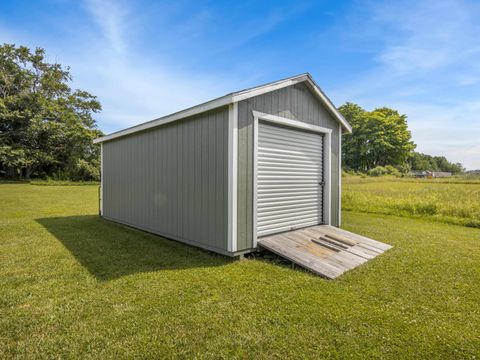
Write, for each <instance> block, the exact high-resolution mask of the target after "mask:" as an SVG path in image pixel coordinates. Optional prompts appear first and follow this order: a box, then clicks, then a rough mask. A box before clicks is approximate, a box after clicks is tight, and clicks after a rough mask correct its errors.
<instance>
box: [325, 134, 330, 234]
mask: <svg viewBox="0 0 480 360" xmlns="http://www.w3.org/2000/svg"><path fill="white" fill-rule="evenodd" d="M325 150H326V151H325ZM324 151H325V165H324V166H325V172H324V178H325V188H324V190H325V193H324V194H323V204H324V206H323V221H324V223H325V224H327V225H331V224H332V132H329V133H326V134H325V144H324Z"/></svg>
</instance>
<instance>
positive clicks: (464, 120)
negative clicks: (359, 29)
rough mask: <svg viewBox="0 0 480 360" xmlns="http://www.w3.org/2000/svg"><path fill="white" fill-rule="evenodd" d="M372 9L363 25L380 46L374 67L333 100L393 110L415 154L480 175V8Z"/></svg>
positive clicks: (449, 3) (441, 4) (448, 0)
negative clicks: (405, 123)
mask: <svg viewBox="0 0 480 360" xmlns="http://www.w3.org/2000/svg"><path fill="white" fill-rule="evenodd" d="M370 5H371V8H369V14H370V18H369V19H367V20H366V21H364V22H365V24H366V25H365V26H369V27H371V28H373V29H375V31H373V32H375V33H376V36H380V38H381V39H382V40H383V41H384V45H383V46H382V47H381V48H380V49H379V51H378V52H377V53H376V54H375V55H374V59H375V60H376V63H377V66H376V67H375V68H374V69H373V70H371V71H369V72H368V73H367V74H363V75H362V76H361V77H357V78H356V79H354V81H352V82H351V83H350V84H347V85H346V86H340V87H339V88H338V89H336V91H335V92H334V94H333V95H334V98H337V99H342V101H343V100H348V101H353V102H357V103H359V104H361V105H362V106H364V107H366V108H368V109H371V108H374V107H379V106H390V107H393V108H396V109H398V110H399V111H400V112H402V113H405V114H407V115H408V118H409V127H410V129H411V130H412V134H413V138H414V141H415V142H416V143H417V144H418V149H417V150H418V151H421V152H425V153H430V154H432V155H445V156H446V157H447V158H448V159H449V160H451V161H455V162H461V163H463V164H464V165H465V166H466V167H467V168H470V169H474V168H480V152H479V151H478V150H479V147H478V144H480V101H479V100H478V99H479V98H480V88H479V85H480V65H479V64H480V45H479V43H478V34H480V23H479V22H478V21H477V19H478V16H480V5H479V4H476V3H471V2H466V1H454V0H440V1H432V0H427V1H406V2H403V1H402V2H386V3H384V4H380V3H379V2H373V3H370ZM362 20H364V19H362ZM377 40H378V39H377Z"/></svg>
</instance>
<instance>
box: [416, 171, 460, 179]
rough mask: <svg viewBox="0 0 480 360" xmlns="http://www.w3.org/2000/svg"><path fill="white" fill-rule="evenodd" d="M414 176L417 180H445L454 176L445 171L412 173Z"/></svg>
mask: <svg viewBox="0 0 480 360" xmlns="http://www.w3.org/2000/svg"><path fill="white" fill-rule="evenodd" d="M412 176H413V177H416V178H445V177H450V176H452V173H451V172H444V171H412Z"/></svg>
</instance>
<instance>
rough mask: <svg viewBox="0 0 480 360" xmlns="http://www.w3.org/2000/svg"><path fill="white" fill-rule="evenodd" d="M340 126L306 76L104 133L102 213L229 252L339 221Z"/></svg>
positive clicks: (346, 126)
mask: <svg viewBox="0 0 480 360" xmlns="http://www.w3.org/2000/svg"><path fill="white" fill-rule="evenodd" d="M343 132H347V133H349V132H351V126H350V125H349V124H348V122H347V121H346V120H345V119H344V118H343V117H342V115H341V114H340V113H339V111H338V110H337V109H336V108H335V106H334V105H333V104H332V102H331V101H330V100H329V99H328V97H327V96H326V95H325V94H324V93H323V92H322V90H321V89H320V88H319V87H318V85H317V84H316V83H315V81H314V80H313V79H312V77H311V76H310V74H308V73H306V74H302V75H298V76H294V77H290V78H287V79H283V80H279V81H276V82H272V83H269V84H265V85H261V86H257V87H254V88H250V89H247V90H242V91H238V92H234V93H231V94H228V95H225V96H222V97H220V98H217V99H215V100H212V101H208V102H205V103H203V104H200V105H197V106H194V107H191V108H188V109H186V110H183V111H180V112H177V113H174V114H171V115H168V116H165V117H161V118H158V119H155V120H152V121H149V122H146V123H143V124H140V125H137V126H133V127H130V128H128V129H125V130H121V131H118V132H115V133H112V134H109V135H106V136H104V137H101V138H99V139H96V140H95V142H96V143H100V144H101V149H102V151H101V154H102V155H101V162H102V170H101V195H100V196H101V198H100V202H101V205H100V212H101V216H103V217H104V218H105V219H108V220H112V221H115V222H118V223H122V224H126V225H129V226H132V227H135V228H139V229H143V230H146V231H148V232H152V233H155V234H159V235H162V236H164V237H167V238H170V239H174V240H178V241H181V242H185V243H188V244H191V245H195V246H198V247H201V248H204V249H208V250H211V251H214V252H218V253H221V254H225V255H229V256H237V255H241V254H244V253H246V252H250V251H253V250H255V249H256V248H257V246H258V242H259V241H260V240H261V239H262V238H264V237H268V238H269V239H271V238H272V235H274V234H279V233H284V232H286V231H293V230H298V229H303V228H307V227H312V226H316V225H319V224H325V225H332V226H339V225H340V223H341V201H340V199H341V138H342V133H343ZM329 228H331V227H329Z"/></svg>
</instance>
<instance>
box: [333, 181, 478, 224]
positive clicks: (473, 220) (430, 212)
mask: <svg viewBox="0 0 480 360" xmlns="http://www.w3.org/2000/svg"><path fill="white" fill-rule="evenodd" d="M343 183H344V186H343V190H342V191H343V194H342V195H343V196H342V207H343V210H350V211H357V212H369V213H375V214H389V215H397V216H408V217H412V216H416V217H421V218H429V219H431V220H436V221H442V222H446V223H450V224H457V225H464V226H471V227H477V228H480V181H479V180H478V178H472V179H469V178H467V177H465V178H445V179H432V180H426V179H395V178H389V177H381V178H371V177H367V178H360V177H346V178H343Z"/></svg>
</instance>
